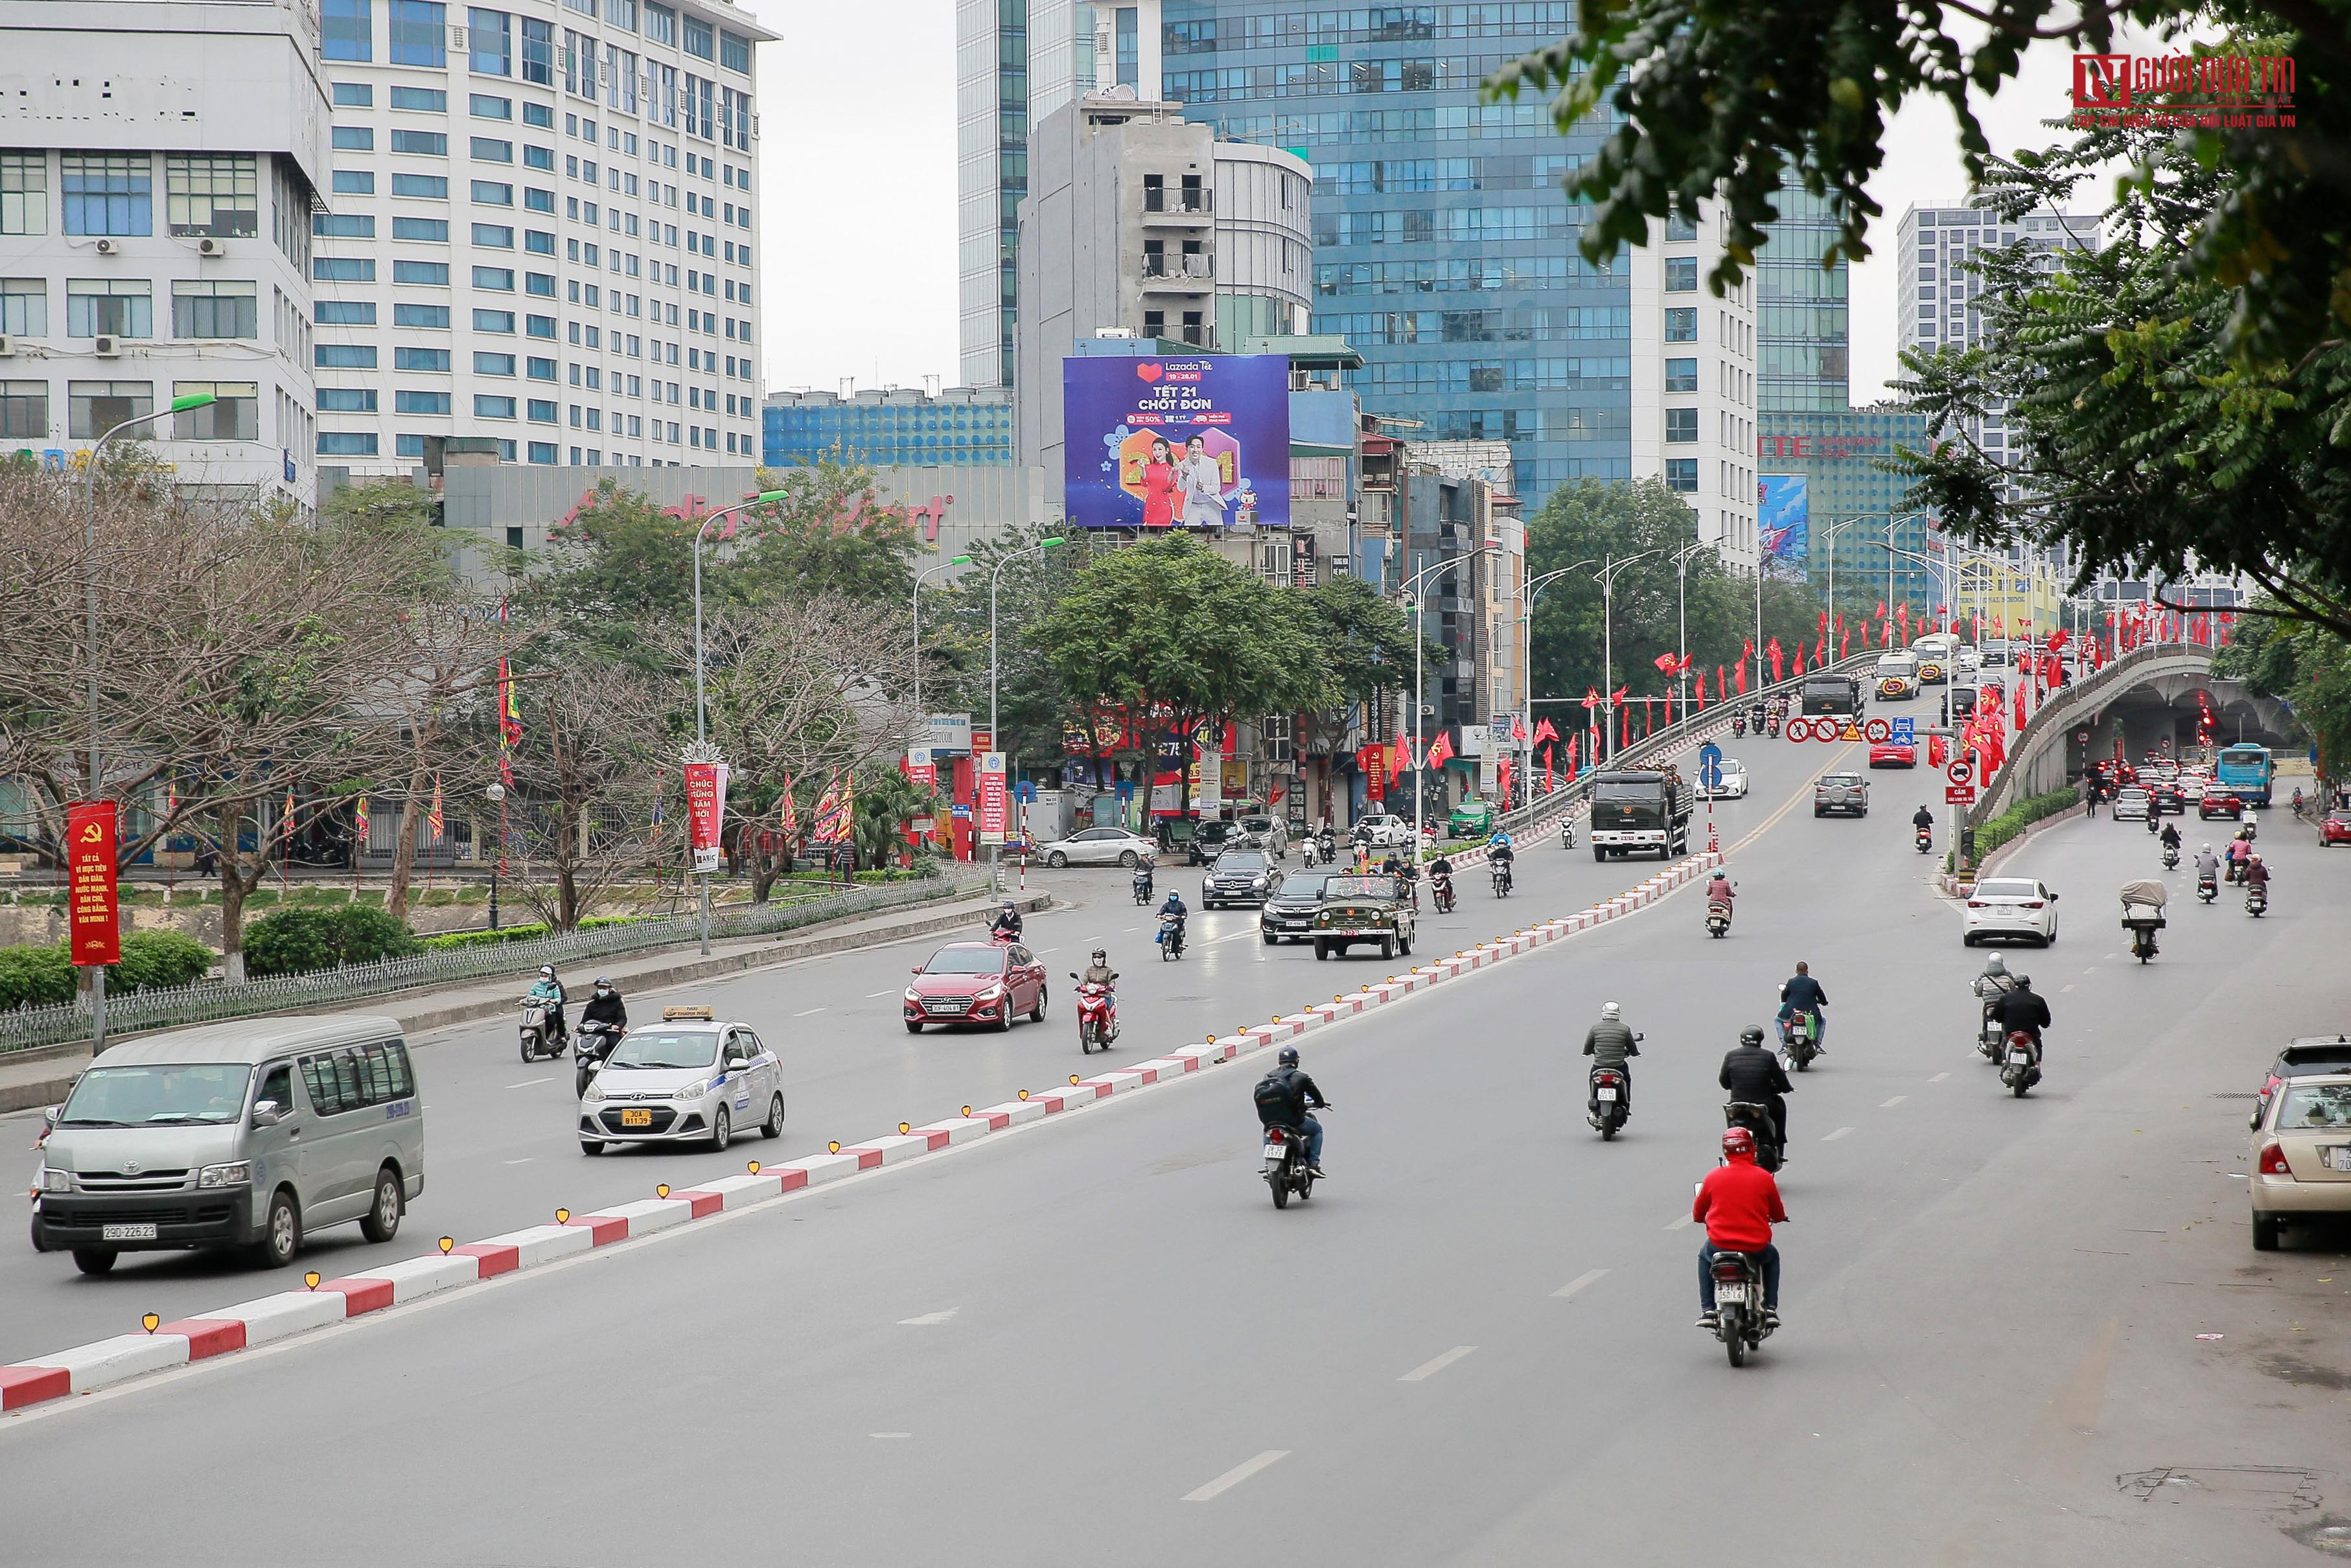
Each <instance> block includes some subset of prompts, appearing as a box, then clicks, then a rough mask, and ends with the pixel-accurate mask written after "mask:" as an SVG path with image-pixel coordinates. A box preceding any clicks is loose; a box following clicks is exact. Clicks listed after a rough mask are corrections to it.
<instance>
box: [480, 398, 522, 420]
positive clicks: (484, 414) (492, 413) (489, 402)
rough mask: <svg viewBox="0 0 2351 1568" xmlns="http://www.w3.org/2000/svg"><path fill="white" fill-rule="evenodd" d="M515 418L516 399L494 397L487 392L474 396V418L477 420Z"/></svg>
mask: <svg viewBox="0 0 2351 1568" xmlns="http://www.w3.org/2000/svg"><path fill="white" fill-rule="evenodd" d="M514 416H515V400H514V399H512V398H510V397H493V396H491V395H490V394H488V393H486V392H476V393H475V394H474V417H475V419H512V418H513V417H514Z"/></svg>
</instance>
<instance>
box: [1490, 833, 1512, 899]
mask: <svg viewBox="0 0 2351 1568" xmlns="http://www.w3.org/2000/svg"><path fill="white" fill-rule="evenodd" d="M1517 859H1518V854H1517V852H1516V851H1514V850H1512V849H1511V848H1510V834H1508V833H1506V832H1503V831H1501V830H1500V829H1499V828H1497V829H1496V830H1495V831H1494V836H1493V837H1492V838H1491V839H1489V840H1488V841H1486V863H1487V864H1488V865H1489V866H1499V867H1500V868H1501V871H1502V885H1503V886H1505V887H1516V886H1517V885H1518V868H1517V866H1516V865H1515V864H1513V863H1512V862H1515V861H1516V860H1517Z"/></svg>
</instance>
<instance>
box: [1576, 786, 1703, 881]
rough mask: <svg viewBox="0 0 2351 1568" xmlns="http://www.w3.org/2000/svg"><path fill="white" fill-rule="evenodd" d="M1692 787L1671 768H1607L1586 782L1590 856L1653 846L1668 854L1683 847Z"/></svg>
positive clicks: (1675, 853) (1599, 857) (1602, 856)
mask: <svg viewBox="0 0 2351 1568" xmlns="http://www.w3.org/2000/svg"><path fill="white" fill-rule="evenodd" d="M1691 800H1692V791H1691V789H1690V787H1689V784H1688V782H1687V780H1686V779H1683V778H1682V775H1681V770H1680V769H1679V768H1671V767H1668V768H1610V769H1608V770H1606V771H1604V772H1602V773H1600V774H1599V775H1597V776H1596V777H1595V778H1594V779H1593V783H1592V858H1593V860H1596V861H1604V860H1607V859H1608V858H1609V857H1611V856H1612V855H1613V856H1615V857H1617V858H1619V859H1621V858H1624V857H1625V856H1628V855H1630V854H1632V853H1633V852H1635V851H1648V850H1654V851H1656V855H1657V858H1658V859H1659V860H1673V859H1675V858H1677V856H1680V855H1682V854H1685V853H1687V852H1688V849H1689V822H1690V809H1691Z"/></svg>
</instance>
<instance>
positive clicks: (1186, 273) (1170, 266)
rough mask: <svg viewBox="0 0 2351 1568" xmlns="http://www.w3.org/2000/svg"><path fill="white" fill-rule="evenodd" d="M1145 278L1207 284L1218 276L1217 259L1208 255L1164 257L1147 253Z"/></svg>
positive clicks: (1144, 268) (1145, 256)
mask: <svg viewBox="0 0 2351 1568" xmlns="http://www.w3.org/2000/svg"><path fill="white" fill-rule="evenodd" d="M1143 276H1144V277H1165V278H1181V279H1184V280H1186V281H1190V282H1196V283H1206V282H1208V281H1210V280H1211V279H1213V278H1214V277H1216V276H1217V258H1216V257H1215V256H1207V255H1187V256H1164V255H1159V254H1156V253H1146V254H1145V255H1144V258H1143Z"/></svg>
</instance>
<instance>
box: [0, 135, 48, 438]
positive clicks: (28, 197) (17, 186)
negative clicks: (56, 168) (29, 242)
mask: <svg viewBox="0 0 2351 1568" xmlns="http://www.w3.org/2000/svg"><path fill="white" fill-rule="evenodd" d="M48 232H49V155H48V154H47V153H46V152H0V234H7V235H45V234H47V233H48ZM44 395H45V396H46V394H44Z"/></svg>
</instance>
